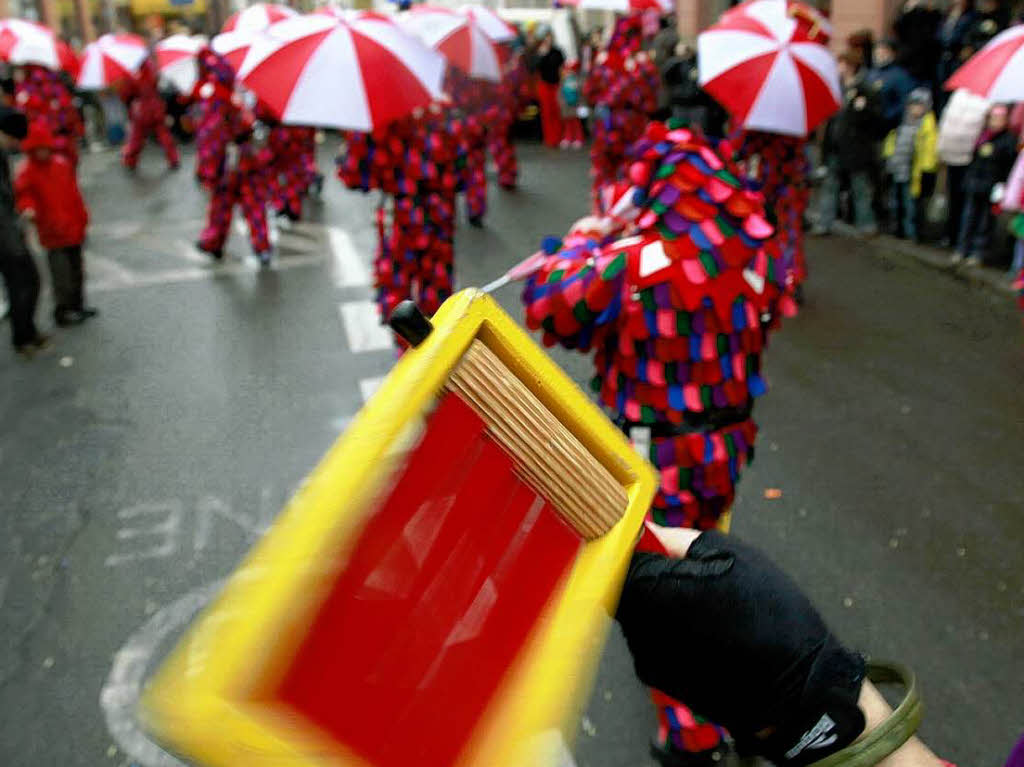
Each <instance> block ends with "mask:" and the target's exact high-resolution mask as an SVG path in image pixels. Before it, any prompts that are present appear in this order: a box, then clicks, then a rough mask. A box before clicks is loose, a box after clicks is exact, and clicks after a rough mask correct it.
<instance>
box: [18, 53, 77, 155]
mask: <svg viewBox="0 0 1024 767" xmlns="http://www.w3.org/2000/svg"><path fill="white" fill-rule="evenodd" d="M23 72H24V77H23V78H22V79H21V81H20V82H18V83H17V85H16V86H15V91H14V100H15V103H16V105H17V107H18V109H20V110H21V111H23V112H24V113H25V116H26V117H27V118H28V121H29V122H30V123H42V124H45V125H46V127H47V128H49V130H50V132H51V133H52V134H53V137H54V141H55V142H56V143H55V147H54V151H56V152H59V153H60V154H62V155H64V156H65V157H66V158H68V159H69V160H70V161H71V164H72V165H77V164H78V145H79V142H80V141H81V140H82V136H84V135H85V124H84V123H83V122H82V115H81V114H80V113H79V111H78V107H77V106H76V105H75V101H74V97H73V96H72V95H71V91H69V90H68V89H67V87H66V86H65V85H64V82H63V81H62V80H61V78H60V75H59V74H58V73H56V72H51V71H50V70H49V69H46V68H45V67H40V66H36V65H34V64H29V65H26V66H25V67H24V70H23Z"/></svg>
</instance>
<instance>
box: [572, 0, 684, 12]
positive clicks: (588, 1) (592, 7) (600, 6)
mask: <svg viewBox="0 0 1024 767" xmlns="http://www.w3.org/2000/svg"><path fill="white" fill-rule="evenodd" d="M559 2H560V4H561V5H571V6H575V7H576V8H579V9H580V10H584V11H587V10H589V11H616V12H617V13H638V12H640V11H657V12H658V13H663V14H664V13H671V12H672V11H674V10H675V3H674V2H672V0H559Z"/></svg>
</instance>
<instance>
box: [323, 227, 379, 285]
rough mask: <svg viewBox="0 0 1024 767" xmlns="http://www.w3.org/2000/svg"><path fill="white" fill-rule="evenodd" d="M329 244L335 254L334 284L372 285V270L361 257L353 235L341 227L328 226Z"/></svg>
mask: <svg viewBox="0 0 1024 767" xmlns="http://www.w3.org/2000/svg"><path fill="white" fill-rule="evenodd" d="M325 229H326V231H327V244H328V246H329V247H330V249H331V253H332V254H333V256H334V284H335V285H337V286H338V287H339V288H362V287H367V286H369V285H370V270H369V268H368V267H367V265H366V264H365V263H364V262H363V259H361V258H360V257H359V253H358V252H357V251H356V248H355V245H354V244H353V243H352V236H351V235H350V234H349V233H348V232H346V231H345V230H344V229H342V228H341V227H337V226H328V227H325Z"/></svg>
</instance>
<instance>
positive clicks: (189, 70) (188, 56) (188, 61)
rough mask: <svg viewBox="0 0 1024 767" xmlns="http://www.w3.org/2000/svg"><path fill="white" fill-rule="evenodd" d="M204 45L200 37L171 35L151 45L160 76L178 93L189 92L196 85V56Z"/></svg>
mask: <svg viewBox="0 0 1024 767" xmlns="http://www.w3.org/2000/svg"><path fill="white" fill-rule="evenodd" d="M204 45H206V40H205V39H204V38H202V37H198V36H197V37H190V36H189V35H171V36H170V37H168V38H165V39H163V40H161V41H160V42H158V43H157V44H156V45H155V46H153V50H154V52H155V53H156V67H157V70H158V71H159V72H160V76H161V77H163V78H164V79H165V80H167V81H168V82H169V83H171V85H173V86H174V87H175V88H176V89H177V90H178V92H179V93H191V92H192V90H193V89H194V88H195V87H196V80H197V79H198V77H199V71H198V67H197V63H196V58H197V56H198V55H199V51H201V50H202V49H203V46H204Z"/></svg>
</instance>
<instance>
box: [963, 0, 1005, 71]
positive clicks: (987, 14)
mask: <svg viewBox="0 0 1024 767" xmlns="http://www.w3.org/2000/svg"><path fill="white" fill-rule="evenodd" d="M976 9H977V12H976V13H975V15H974V20H973V23H972V24H971V26H970V27H969V28H968V29H967V33H966V35H965V36H964V47H963V48H962V49H961V51H960V59H961V61H966V60H967V59H969V58H970V57H971V56H972V55H974V54H975V53H977V52H978V51H980V50H981V49H982V48H984V47H985V45H986V43H988V41H989V40H991V39H992V38H993V37H995V36H996V35H998V34H999V33H1000V32H1002V31H1003V30H1004V29H1006V25H1007V24H1008V23H1009V22H1010V14H1009V12H1008V11H1007V10H1006V9H1005V8H1003V7H1002V4H1001V3H1000V2H999V0H978V2H977V4H976Z"/></svg>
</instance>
